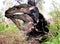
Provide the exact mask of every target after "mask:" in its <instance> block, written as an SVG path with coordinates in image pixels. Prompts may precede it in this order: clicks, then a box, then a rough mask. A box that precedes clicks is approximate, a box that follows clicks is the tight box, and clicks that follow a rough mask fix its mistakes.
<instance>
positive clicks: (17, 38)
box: [0, 22, 60, 44]
mask: <svg viewBox="0 0 60 44" xmlns="http://www.w3.org/2000/svg"><path fill="white" fill-rule="evenodd" d="M59 24H60V22H59ZM57 26H58V24H52V25H50V26H49V27H48V28H49V30H50V32H49V34H48V36H47V41H43V42H42V44H60V25H59V26H58V27H59V29H58V28H57ZM25 39H26V38H25V35H24V34H23V33H22V31H19V30H18V28H17V27H16V26H15V24H9V26H8V27H6V24H5V23H4V22H1V23H0V43H2V44H4V41H5V44H25V43H26V41H25ZM10 41H11V42H10Z"/></svg>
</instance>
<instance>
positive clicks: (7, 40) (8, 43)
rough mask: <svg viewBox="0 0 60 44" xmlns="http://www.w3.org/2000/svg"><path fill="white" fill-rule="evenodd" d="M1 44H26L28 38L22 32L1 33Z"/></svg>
mask: <svg viewBox="0 0 60 44" xmlns="http://www.w3.org/2000/svg"><path fill="white" fill-rule="evenodd" d="M0 44H26V37H25V35H24V34H23V33H22V32H20V31H16V32H14V31H9V32H0Z"/></svg>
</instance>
